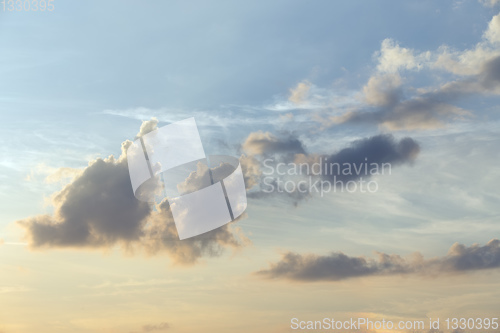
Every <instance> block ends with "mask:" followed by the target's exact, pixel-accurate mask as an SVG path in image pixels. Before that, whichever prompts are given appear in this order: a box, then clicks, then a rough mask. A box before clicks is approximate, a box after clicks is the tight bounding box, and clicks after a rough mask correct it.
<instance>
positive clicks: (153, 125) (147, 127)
mask: <svg viewBox="0 0 500 333" xmlns="http://www.w3.org/2000/svg"><path fill="white" fill-rule="evenodd" d="M157 128H158V119H157V118H156V117H152V118H151V119H150V120H144V121H143V122H142V124H141V128H140V129H139V133H137V135H136V136H135V139H134V140H136V139H138V138H140V137H142V136H143V135H145V134H148V133H149V132H152V131H154V130H155V129H157Z"/></svg>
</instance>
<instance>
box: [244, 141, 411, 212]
mask: <svg viewBox="0 0 500 333" xmlns="http://www.w3.org/2000/svg"><path fill="white" fill-rule="evenodd" d="M255 134H256V133H251V134H250V135H249V137H251V138H253V137H254V136H255ZM257 134H258V137H259V138H260V137H261V136H264V137H265V138H268V137H271V138H273V140H259V144H258V145H256V146H257V148H258V149H257V148H256V149H253V150H251V151H252V153H253V154H255V155H251V156H249V157H246V156H244V157H243V159H240V161H244V160H245V158H246V159H249V160H250V161H251V165H252V167H253V169H252V170H250V169H248V168H247V172H248V174H250V176H249V175H246V179H247V178H249V177H251V185H252V186H248V185H247V189H249V190H250V191H249V192H248V197H249V198H254V199H266V198H269V197H276V196H279V197H281V198H285V199H287V200H291V202H292V203H293V204H294V205H297V204H298V203H299V202H300V201H302V200H304V199H307V198H310V197H311V195H312V193H310V192H309V189H307V186H306V189H304V187H303V186H302V187H301V188H299V187H298V186H294V189H289V188H288V189H284V188H283V186H286V185H284V184H285V183H286V182H287V181H290V182H292V183H293V184H298V183H299V182H302V183H303V182H306V183H308V182H309V181H311V182H312V183H314V182H316V180H318V179H323V180H327V181H328V182H329V185H330V187H335V186H336V184H337V182H338V181H340V182H342V183H343V185H345V184H346V182H348V181H350V180H357V179H361V178H363V179H365V180H366V179H368V178H370V177H371V176H373V175H380V174H385V173H386V172H385V171H386V170H385V169H387V172H388V173H390V172H392V167H393V166H397V165H401V164H411V163H413V162H414V161H415V160H416V158H417V156H418V154H419V153H420V145H419V144H418V143H417V142H416V141H415V140H413V139H412V138H409V137H406V138H402V139H399V140H398V139H396V138H395V137H394V136H393V135H391V134H381V135H376V136H373V137H368V138H364V139H360V140H355V141H353V142H351V143H350V144H349V145H348V146H347V147H345V148H343V149H341V150H339V151H337V152H335V153H332V154H329V155H325V154H317V153H309V152H306V149H305V147H304V145H303V144H302V142H301V141H300V140H299V139H298V138H294V137H287V138H286V139H278V138H276V137H275V136H273V135H271V134H270V133H266V134H265V135H264V134H263V133H257ZM249 141H251V142H253V140H249V139H247V140H246V141H245V142H246V143H247V142H249ZM268 141H272V142H276V141H278V142H280V144H279V145H274V146H273V148H272V149H270V148H268V147H267V143H268ZM285 143H286V144H285ZM290 146H292V147H294V149H291V148H290ZM277 147H279V148H282V150H280V149H278V148H277ZM247 151H248V150H247ZM291 151H297V152H298V153H294V154H292V153H291ZM271 152H272V153H273V154H271ZM257 153H260V154H262V155H260V154H257ZM283 153H285V154H283ZM286 153H288V154H286ZM246 163H249V162H245V163H244V164H246ZM242 165H243V164H242ZM278 166H279V168H278ZM278 169H279V172H277V171H278ZM382 169H384V171H383V172H381V170H382ZM318 170H322V171H318ZM263 171H265V172H263ZM280 184H281V185H280ZM313 190H314V189H313Z"/></svg>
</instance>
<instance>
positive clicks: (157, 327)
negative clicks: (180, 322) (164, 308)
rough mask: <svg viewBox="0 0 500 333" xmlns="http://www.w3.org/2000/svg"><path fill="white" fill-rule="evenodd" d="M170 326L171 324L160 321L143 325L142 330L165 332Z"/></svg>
mask: <svg viewBox="0 0 500 333" xmlns="http://www.w3.org/2000/svg"><path fill="white" fill-rule="evenodd" d="M169 328H170V324H169V323H167V322H163V323H159V324H154V325H153V324H147V325H144V326H142V330H141V332H145V333H147V332H163V331H166V330H168V329H169ZM131 333H137V332H131Z"/></svg>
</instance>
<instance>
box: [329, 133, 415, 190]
mask: <svg viewBox="0 0 500 333" xmlns="http://www.w3.org/2000/svg"><path fill="white" fill-rule="evenodd" d="M419 153H420V145H419V144H418V143H417V142H416V141H415V140H413V139H412V138H408V137H407V138H403V139H401V140H399V141H397V140H396V139H395V138H394V136H393V135H391V134H380V135H376V136H373V137H370V138H365V139H361V140H356V141H353V142H352V143H351V145H350V147H347V148H344V149H342V150H340V151H339V152H337V153H335V154H332V155H330V156H327V157H326V158H325V159H324V161H325V166H324V168H327V167H328V165H331V164H332V163H334V164H338V165H349V166H359V165H365V164H366V166H367V170H366V171H363V172H362V173H360V174H358V173H356V172H353V173H351V174H344V173H342V172H333V173H328V174H327V175H324V177H325V178H333V177H336V178H337V179H340V180H345V181H348V180H353V179H357V178H359V177H360V175H362V176H367V175H368V176H369V175H370V174H371V171H372V170H374V169H375V168H377V169H380V168H381V167H382V164H384V163H388V164H390V165H391V166H393V165H399V164H404V163H412V162H414V161H415V159H416V158H417V156H418V154H419ZM327 170H328V169H327Z"/></svg>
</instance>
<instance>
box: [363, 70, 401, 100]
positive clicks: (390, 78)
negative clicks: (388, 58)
mask: <svg viewBox="0 0 500 333" xmlns="http://www.w3.org/2000/svg"><path fill="white" fill-rule="evenodd" d="M400 87H401V77H400V76H399V75H398V74H384V75H379V76H373V77H371V78H370V80H368V83H367V84H366V85H365V86H364V87H363V94H364V96H365V101H366V103H368V104H369V105H373V106H391V105H395V104H396V103H398V102H399V101H400V100H401V98H402V96H401V95H402V91H401V89H400Z"/></svg>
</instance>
